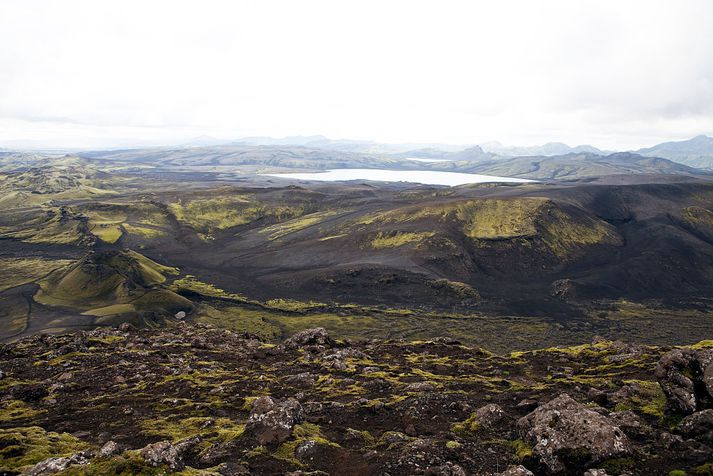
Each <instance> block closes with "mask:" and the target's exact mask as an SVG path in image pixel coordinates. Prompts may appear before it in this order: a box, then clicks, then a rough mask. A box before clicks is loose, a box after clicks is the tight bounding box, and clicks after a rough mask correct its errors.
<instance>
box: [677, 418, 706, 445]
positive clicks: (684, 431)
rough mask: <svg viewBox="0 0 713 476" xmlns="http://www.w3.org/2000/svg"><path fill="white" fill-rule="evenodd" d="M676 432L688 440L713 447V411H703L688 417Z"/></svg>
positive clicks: (682, 421)
mask: <svg viewBox="0 0 713 476" xmlns="http://www.w3.org/2000/svg"><path fill="white" fill-rule="evenodd" d="M676 432H677V433H680V434H681V435H683V436H685V437H686V438H693V439H695V440H697V441H699V442H701V443H705V444H708V445H713V410H711V409H708V410H703V411H700V412H696V413H694V414H693V415H688V416H687V417H686V418H684V419H683V420H681V423H679V424H678V426H677V427H676Z"/></svg>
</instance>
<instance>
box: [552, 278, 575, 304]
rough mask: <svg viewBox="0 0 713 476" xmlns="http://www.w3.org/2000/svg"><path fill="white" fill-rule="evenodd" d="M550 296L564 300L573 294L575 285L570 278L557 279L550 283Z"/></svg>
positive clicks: (570, 297)
mask: <svg viewBox="0 0 713 476" xmlns="http://www.w3.org/2000/svg"><path fill="white" fill-rule="evenodd" d="M550 296H552V297H555V298H557V299H561V300H563V301H566V300H568V299H572V298H574V297H576V296H575V285H574V282H573V281H572V280H571V279H558V280H556V281H553V282H552V284H550Z"/></svg>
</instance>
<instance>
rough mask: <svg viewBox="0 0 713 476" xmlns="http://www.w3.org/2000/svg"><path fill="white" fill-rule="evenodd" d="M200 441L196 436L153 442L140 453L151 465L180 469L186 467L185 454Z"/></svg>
mask: <svg viewBox="0 0 713 476" xmlns="http://www.w3.org/2000/svg"><path fill="white" fill-rule="evenodd" d="M199 442H200V438H197V437H194V438H189V439H186V440H181V441H179V442H177V443H172V442H170V441H168V440H164V441H159V442H158V443H152V444H150V445H148V446H146V447H144V448H143V449H141V451H140V454H141V456H142V457H143V458H144V460H145V461H146V462H147V463H149V464H150V465H151V466H159V465H162V464H165V465H167V466H168V467H169V468H170V469H172V470H173V471H180V470H182V469H183V468H184V467H185V464H184V462H183V456H184V454H185V453H186V452H188V451H189V450H191V449H192V448H194V447H195V446H196V445H197V444H198V443H199Z"/></svg>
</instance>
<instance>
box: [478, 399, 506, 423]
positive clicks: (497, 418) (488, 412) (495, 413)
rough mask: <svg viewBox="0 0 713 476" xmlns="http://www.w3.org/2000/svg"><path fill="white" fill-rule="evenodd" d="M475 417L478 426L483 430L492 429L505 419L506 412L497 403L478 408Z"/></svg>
mask: <svg viewBox="0 0 713 476" xmlns="http://www.w3.org/2000/svg"><path fill="white" fill-rule="evenodd" d="M475 415H476V417H477V419H478V420H477V421H478V425H480V426H481V427H482V428H491V427H493V426H495V425H497V424H498V423H500V422H501V421H502V419H503V418H505V412H504V411H503V409H502V408H501V407H500V405H496V404H495V403H490V404H488V405H485V406H482V407H480V408H478V409H477V410H476V411H475Z"/></svg>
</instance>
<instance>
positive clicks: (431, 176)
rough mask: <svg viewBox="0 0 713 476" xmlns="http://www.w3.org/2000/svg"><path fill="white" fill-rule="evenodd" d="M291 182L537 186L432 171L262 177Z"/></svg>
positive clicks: (349, 171)
mask: <svg viewBox="0 0 713 476" xmlns="http://www.w3.org/2000/svg"><path fill="white" fill-rule="evenodd" d="M260 175H264V176H268V177H276V178H282V179H291V180H318V181H327V182H343V181H347V180H375V181H379V182H413V183H421V184H427V185H447V186H455V185H465V184H468V183H487V182H507V183H526V182H536V180H527V179H519V178H509V177H497V176H494V175H480V174H466V173H460V172H440V171H432V170H388V169H333V170H327V171H325V172H306V173H284V174H260Z"/></svg>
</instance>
